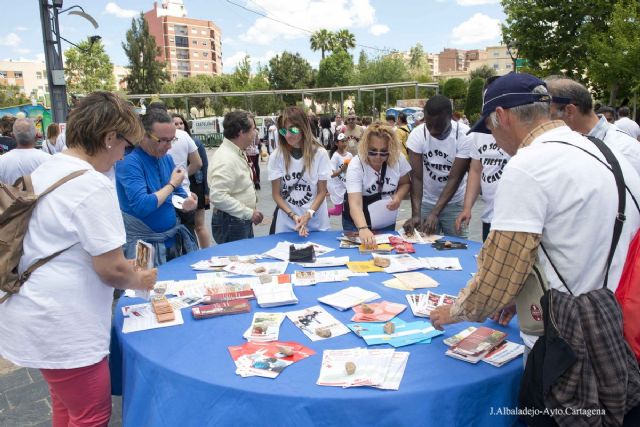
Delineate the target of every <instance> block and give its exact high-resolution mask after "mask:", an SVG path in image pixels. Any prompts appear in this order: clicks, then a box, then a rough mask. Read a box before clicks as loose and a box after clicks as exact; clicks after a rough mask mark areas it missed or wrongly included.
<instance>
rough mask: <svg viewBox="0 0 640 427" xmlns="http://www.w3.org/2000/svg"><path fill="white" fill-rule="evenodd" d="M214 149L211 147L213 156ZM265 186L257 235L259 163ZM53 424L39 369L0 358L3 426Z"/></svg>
mask: <svg viewBox="0 0 640 427" xmlns="http://www.w3.org/2000/svg"><path fill="white" fill-rule="evenodd" d="M214 153H215V151H213V150H210V151H209V157H211V156H212V155H213V154H214ZM260 176H261V180H262V181H261V182H262V188H261V190H260V192H259V196H258V197H259V202H258V209H259V210H261V211H262V212H263V213H264V215H265V221H264V223H263V224H261V225H259V226H257V227H256V229H255V234H256V236H265V235H267V234H269V225H270V223H271V215H272V214H273V209H274V208H275V204H274V203H273V200H272V199H271V185H270V183H269V182H268V180H267V167H266V163H260ZM483 205H484V204H483V202H482V201H481V200H479V201H478V202H477V203H476V205H475V206H474V208H473V219H472V221H471V224H470V226H469V238H470V239H471V240H477V241H479V240H481V236H482V226H481V224H480V222H479V221H480V213H481V212H482V208H483ZM410 215H411V205H410V203H409V201H408V200H405V201H403V202H402V205H401V206H400V213H399V217H398V222H399V223H400V224H401V223H402V222H404V220H406V219H407V218H408V217H409V216H410ZM206 221H207V224H210V223H211V211H207V215H206ZM331 228H332V229H335V230H339V229H341V228H342V226H341V222H340V217H331ZM50 425H51V399H50V397H49V390H48V388H47V384H46V383H45V382H44V380H43V378H42V375H41V374H40V371H39V370H37V369H26V368H19V367H17V366H15V365H12V364H11V363H9V362H7V361H6V360H3V359H1V358H0V427H27V426H37V427H45V426H50ZM121 425H122V399H121V398H120V397H114V398H113V414H112V417H111V422H110V423H109V426H113V427H115V426H121Z"/></svg>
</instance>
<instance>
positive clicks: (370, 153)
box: [367, 151, 389, 157]
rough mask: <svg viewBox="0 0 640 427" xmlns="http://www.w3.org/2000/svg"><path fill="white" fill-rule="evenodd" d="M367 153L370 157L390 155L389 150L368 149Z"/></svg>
mask: <svg viewBox="0 0 640 427" xmlns="http://www.w3.org/2000/svg"><path fill="white" fill-rule="evenodd" d="M367 155H368V156H369V157H376V156H380V157H389V152H388V151H367Z"/></svg>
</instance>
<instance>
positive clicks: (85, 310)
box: [0, 92, 156, 427]
mask: <svg viewBox="0 0 640 427" xmlns="http://www.w3.org/2000/svg"><path fill="white" fill-rule="evenodd" d="M67 124H68V132H67V144H68V149H67V150H65V151H64V152H63V153H60V154H57V155H55V156H53V158H51V160H49V161H48V162H47V163H46V164H43V165H41V166H40V167H38V168H37V169H36V170H35V171H34V172H33V173H32V174H31V181H32V184H33V189H34V192H35V193H36V194H41V193H43V192H44V191H45V190H46V189H47V188H49V187H50V186H51V185H52V183H57V182H62V181H63V180H66V181H64V183H62V184H61V185H60V186H59V187H57V188H55V189H54V190H53V191H51V192H50V193H48V194H46V195H43V197H41V198H40V199H39V200H38V204H37V206H36V207H35V209H34V210H33V213H32V215H31V218H30V219H29V228H28V231H27V233H26V235H25V238H24V241H23V254H22V257H21V258H20V263H19V266H18V272H19V273H20V274H24V273H25V271H31V274H24V277H23V278H24V280H25V282H24V284H23V285H22V287H21V288H20V290H19V292H18V293H16V294H14V295H12V296H10V297H8V298H7V300H6V301H5V302H4V303H3V304H0V319H2V321H0V356H2V357H3V358H5V359H7V360H9V361H11V362H13V363H15V364H16V365H19V366H24V367H27V368H37V369H40V370H41V372H42V375H43V377H44V379H45V381H46V382H47V384H48V385H49V391H50V393H51V406H52V409H53V411H52V412H53V414H52V417H53V426H54V427H61V426H67V425H70V426H71V425H72V426H79V425H87V426H88V425H91V426H105V427H106V426H107V425H108V424H109V418H110V416H111V384H110V377H109V362H108V361H107V356H108V355H109V343H110V338H111V336H110V333H111V306H112V302H113V289H114V288H116V289H141V290H150V289H152V288H153V285H154V283H155V280H156V270H155V269H152V270H145V271H135V270H134V268H133V266H132V264H131V263H130V262H128V261H127V260H126V259H125V257H124V253H123V251H122V245H123V244H124V243H125V241H126V239H125V229H124V224H123V220H122V214H121V212H120V207H119V205H118V196H117V195H116V190H115V188H114V186H113V183H112V182H111V181H110V180H109V178H107V177H106V176H105V175H104V173H105V172H107V171H109V170H110V169H111V168H112V167H113V164H114V163H115V162H117V161H118V160H120V159H121V158H122V156H123V155H124V150H125V147H127V146H128V145H133V144H135V143H136V142H138V141H140V140H141V139H142V138H143V135H144V131H143V129H142V125H141V123H140V120H139V119H138V117H137V115H136V114H135V112H134V111H133V110H132V109H131V107H130V106H129V105H128V104H127V102H126V101H125V100H124V99H121V98H119V97H118V96H116V95H114V94H112V93H110V92H94V93H92V94H91V95H88V96H86V97H84V98H82V100H81V101H80V102H79V103H78V105H77V107H76V108H74V109H73V110H72V111H71V113H70V114H69V119H68V122H67ZM42 260H44V261H45V262H44V263H43V264H41V265H40V266H39V267H36V265H37V264H36V262H39V261H42ZM47 260H48V261H47ZM33 267H35V268H33ZM27 269H29V270H27ZM3 294H4V293H3V292H0V297H3ZM5 296H6V295H5Z"/></svg>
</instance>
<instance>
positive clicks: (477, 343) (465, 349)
mask: <svg viewBox="0 0 640 427" xmlns="http://www.w3.org/2000/svg"><path fill="white" fill-rule="evenodd" d="M506 337H507V334H506V333H504V332H501V331H498V330H496V329H491V328H488V327H486V326H480V327H479V328H478V329H476V330H475V331H473V332H471V333H470V334H469V335H467V336H466V337H465V338H463V339H461V340H460V342H459V343H458V344H456V345H455V346H452V347H450V348H449V350H447V352H446V353H445V354H446V355H447V356H451V357H454V358H456V359H460V360H464V361H465V362H470V363H478V361H480V360H482V359H483V358H484V357H485V356H486V355H487V354H488V353H489V352H490V351H491V350H493V349H494V348H496V347H497V346H499V345H500V344H502V343H503V341H504V340H505V339H506Z"/></svg>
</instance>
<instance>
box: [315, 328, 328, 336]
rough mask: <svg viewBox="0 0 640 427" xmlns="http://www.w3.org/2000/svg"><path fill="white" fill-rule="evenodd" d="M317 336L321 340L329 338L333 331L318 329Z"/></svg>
mask: <svg viewBox="0 0 640 427" xmlns="http://www.w3.org/2000/svg"><path fill="white" fill-rule="evenodd" d="M316 335H317V336H319V337H321V338H329V337H330V336H331V329H329V328H318V329H316Z"/></svg>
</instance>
